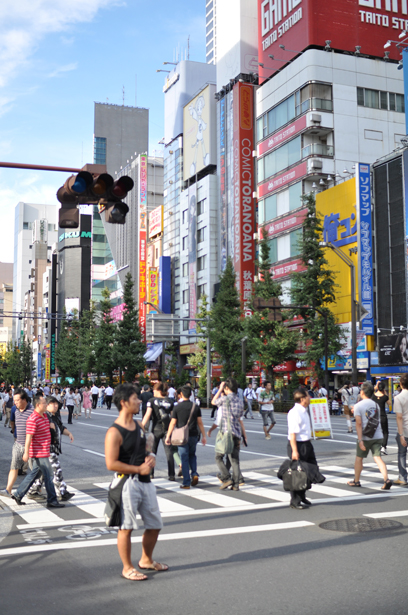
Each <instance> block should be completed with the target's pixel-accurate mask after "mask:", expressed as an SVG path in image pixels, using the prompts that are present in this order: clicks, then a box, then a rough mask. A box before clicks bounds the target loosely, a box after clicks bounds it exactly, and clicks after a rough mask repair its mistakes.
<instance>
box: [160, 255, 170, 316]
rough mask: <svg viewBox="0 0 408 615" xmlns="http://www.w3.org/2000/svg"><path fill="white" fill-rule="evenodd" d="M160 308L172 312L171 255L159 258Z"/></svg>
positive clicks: (165, 312) (165, 311)
mask: <svg viewBox="0 0 408 615" xmlns="http://www.w3.org/2000/svg"><path fill="white" fill-rule="evenodd" d="M159 309H160V310H161V311H162V312H163V313H164V314H170V313H171V257H170V256H160V258H159Z"/></svg>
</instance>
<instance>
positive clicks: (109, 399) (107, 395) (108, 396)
mask: <svg viewBox="0 0 408 615" xmlns="http://www.w3.org/2000/svg"><path fill="white" fill-rule="evenodd" d="M112 396H113V389H112V387H111V385H110V384H108V386H107V387H106V389H105V401H106V407H107V408H108V410H110V409H111V405H112Z"/></svg>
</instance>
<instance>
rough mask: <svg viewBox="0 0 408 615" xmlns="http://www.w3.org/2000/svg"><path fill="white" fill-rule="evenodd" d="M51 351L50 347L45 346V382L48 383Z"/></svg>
mask: <svg viewBox="0 0 408 615" xmlns="http://www.w3.org/2000/svg"><path fill="white" fill-rule="evenodd" d="M50 367H51V349H50V345H49V344H47V345H46V347H45V380H46V382H49V381H50V380H51V369H50Z"/></svg>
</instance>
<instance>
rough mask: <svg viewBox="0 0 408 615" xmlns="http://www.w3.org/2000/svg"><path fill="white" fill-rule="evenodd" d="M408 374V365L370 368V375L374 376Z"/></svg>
mask: <svg viewBox="0 0 408 615" xmlns="http://www.w3.org/2000/svg"><path fill="white" fill-rule="evenodd" d="M407 372H408V365H387V366H382V367H381V366H380V365H377V366H376V367H371V368H370V374H371V375H372V376H383V375H386V374H390V375H392V374H406V373H407Z"/></svg>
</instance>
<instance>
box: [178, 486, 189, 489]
mask: <svg viewBox="0 0 408 615" xmlns="http://www.w3.org/2000/svg"><path fill="white" fill-rule="evenodd" d="M180 489H190V485H180Z"/></svg>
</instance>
